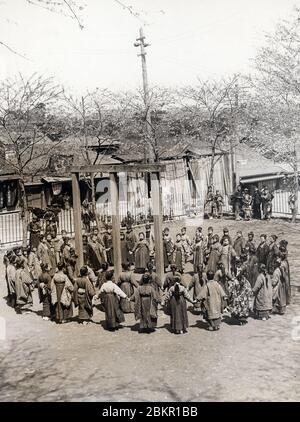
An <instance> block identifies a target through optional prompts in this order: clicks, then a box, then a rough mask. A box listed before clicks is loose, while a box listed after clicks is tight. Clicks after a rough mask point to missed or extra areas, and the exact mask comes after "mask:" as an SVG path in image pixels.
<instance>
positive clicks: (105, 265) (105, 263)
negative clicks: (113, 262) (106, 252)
mask: <svg viewBox="0 0 300 422" xmlns="http://www.w3.org/2000/svg"><path fill="white" fill-rule="evenodd" d="M101 268H102V270H104V271H106V270H107V269H108V262H103V263H102V265H101Z"/></svg>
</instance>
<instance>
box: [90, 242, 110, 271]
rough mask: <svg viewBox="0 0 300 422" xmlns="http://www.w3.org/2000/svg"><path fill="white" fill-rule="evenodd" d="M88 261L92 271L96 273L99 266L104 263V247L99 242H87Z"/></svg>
mask: <svg viewBox="0 0 300 422" xmlns="http://www.w3.org/2000/svg"><path fill="white" fill-rule="evenodd" d="M88 257H89V259H88V261H89V264H90V266H91V267H92V268H93V270H95V271H98V270H99V269H100V268H101V264H103V263H104V262H105V261H106V253H105V250H104V247H102V246H101V245H100V243H99V242H92V241H89V243H88Z"/></svg>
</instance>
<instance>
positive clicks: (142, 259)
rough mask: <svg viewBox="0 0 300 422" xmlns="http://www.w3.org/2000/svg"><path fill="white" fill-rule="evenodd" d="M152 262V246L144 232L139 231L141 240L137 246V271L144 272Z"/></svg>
mask: <svg viewBox="0 0 300 422" xmlns="http://www.w3.org/2000/svg"><path fill="white" fill-rule="evenodd" d="M149 262H150V248H149V244H148V242H147V241H146V239H145V235H144V233H142V232H141V233H139V240H138V242H137V245H136V248H135V271H136V272H138V273H143V272H144V271H145V268H146V267H147V265H148V263H149Z"/></svg>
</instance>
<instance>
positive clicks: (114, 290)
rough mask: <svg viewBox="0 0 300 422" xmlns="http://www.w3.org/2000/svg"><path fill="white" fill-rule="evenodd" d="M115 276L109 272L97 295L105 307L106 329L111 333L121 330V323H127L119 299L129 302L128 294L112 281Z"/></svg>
mask: <svg viewBox="0 0 300 422" xmlns="http://www.w3.org/2000/svg"><path fill="white" fill-rule="evenodd" d="M113 275H114V272H113V271H107V273H106V281H105V282H104V283H103V284H102V286H101V288H100V291H99V293H98V295H97V297H100V299H101V302H102V304H103V306H104V309H105V321H106V327H107V329H108V330H109V331H115V330H117V329H118V328H120V323H121V322H124V321H125V318H124V314H123V312H122V310H121V308H120V303H119V298H122V299H126V298H127V300H129V298H128V297H127V295H126V293H124V292H123V290H121V289H120V287H119V286H117V285H116V284H115V283H114V282H113V281H112V279H113Z"/></svg>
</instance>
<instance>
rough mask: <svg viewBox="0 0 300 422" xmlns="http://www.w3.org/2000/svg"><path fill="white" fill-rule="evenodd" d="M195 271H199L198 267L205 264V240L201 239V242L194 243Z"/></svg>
mask: <svg viewBox="0 0 300 422" xmlns="http://www.w3.org/2000/svg"><path fill="white" fill-rule="evenodd" d="M193 249H194V258H193V264H194V273H196V272H197V267H198V266H199V265H202V264H203V240H202V239H201V240H199V242H197V243H195V244H194V247H193Z"/></svg>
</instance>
